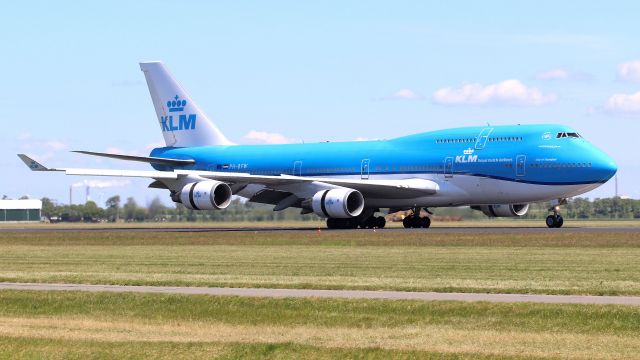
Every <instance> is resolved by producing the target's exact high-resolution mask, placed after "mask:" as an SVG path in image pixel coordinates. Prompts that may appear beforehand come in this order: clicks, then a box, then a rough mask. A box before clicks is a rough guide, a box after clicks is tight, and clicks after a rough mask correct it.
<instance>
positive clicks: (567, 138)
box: [18, 62, 617, 229]
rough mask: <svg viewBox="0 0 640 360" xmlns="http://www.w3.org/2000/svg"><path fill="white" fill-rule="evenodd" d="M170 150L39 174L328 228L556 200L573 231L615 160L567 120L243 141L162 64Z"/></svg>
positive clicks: (493, 211)
mask: <svg viewBox="0 0 640 360" xmlns="http://www.w3.org/2000/svg"><path fill="white" fill-rule="evenodd" d="M140 68H141V70H142V71H143V73H144V75H145V78H146V80H147V84H148V86H149V92H150V93H151V100H152V102H153V106H154V107H155V111H156V115H157V118H158V124H159V125H160V129H161V130H162V134H163V135H164V140H165V144H166V146H165V147H161V148H156V149H153V150H152V151H151V153H150V154H149V156H133V155H125V154H111V153H101V152H92V151H78V152H80V153H83V154H88V155H95V156H103V157H109V158H115V159H121V160H125V161H139V162H144V163H148V164H150V165H151V166H152V167H153V169H154V170H145V171H135V170H110V169H76V168H48V167H45V166H43V165H42V164H40V163H38V162H37V161H35V160H33V159H31V158H29V157H28V156H26V155H24V154H20V155H18V156H19V157H20V158H21V159H22V160H23V161H24V162H25V163H26V164H27V166H29V167H30V168H31V169H32V170H34V171H63V172H65V173H66V174H67V175H82V176H123V177H145V178H150V179H153V181H152V182H151V184H150V185H149V187H152V188H161V189H167V190H168V191H169V193H170V196H171V199H172V200H173V201H174V202H177V203H182V204H183V205H184V206H185V207H187V208H189V209H193V210H212V209H216V210H222V209H224V208H226V207H227V206H228V205H229V203H230V201H231V197H232V195H237V196H241V197H244V198H246V199H248V201H253V202H258V203H264V204H271V205H274V208H273V210H275V211H280V210H283V209H286V208H289V207H295V208H299V209H301V213H302V214H306V213H315V214H316V215H318V216H321V217H323V218H326V219H327V226H328V227H329V228H344V229H347V228H354V229H355V228H358V227H360V228H372V227H378V228H383V227H384V226H385V220H384V217H382V216H376V214H379V213H380V211H381V210H384V209H389V211H390V212H391V211H399V210H412V214H413V215H411V216H408V217H406V218H405V220H404V226H405V227H407V228H419V227H422V228H428V227H429V225H430V219H429V217H420V212H421V209H423V208H424V209H426V210H427V212H429V210H428V209H429V208H437V207H449V206H465V205H466V206H471V207H472V208H473V209H476V210H479V211H482V212H483V213H484V214H486V215H487V216H491V217H519V216H523V215H524V214H525V213H526V212H527V210H528V208H529V205H528V204H529V203H532V202H542V201H548V202H549V203H550V207H549V212H550V215H549V216H548V217H547V219H546V225H547V226H548V227H550V228H558V227H561V226H562V224H563V219H562V216H561V215H560V214H559V212H558V210H559V206H560V205H562V204H564V203H566V200H567V199H568V198H571V197H573V196H577V195H580V194H583V193H585V192H587V191H590V190H593V189H595V188H597V187H598V186H600V185H602V184H604V183H605V182H607V180H609V179H610V178H611V177H612V176H613V175H614V174H615V173H616V170H617V169H616V164H615V162H614V161H613V160H612V159H611V158H610V157H609V156H607V155H606V154H605V153H604V152H602V151H601V150H599V149H598V148H596V147H595V146H594V145H592V144H591V143H589V142H588V141H587V140H585V139H584V138H583V137H582V136H580V134H578V132H577V131H576V130H574V129H572V128H569V127H567V126H562V125H553V124H543V125H515V126H482V127H465V128H455V129H446V130H440V131H432V132H425V133H420V134H415V135H409V136H404V137H399V138H395V139H391V140H380V141H357V142H336V143H331V142H323V143H317V144H285V145H236V144H234V143H232V142H231V141H229V140H228V139H227V138H226V137H225V136H224V135H223V134H222V132H221V131H220V130H219V129H218V128H217V127H216V126H215V125H214V124H213V122H211V121H210V120H209V118H208V117H207V116H206V115H205V113H204V112H202V110H201V109H200V108H199V107H198V106H197V105H196V103H195V102H194V101H193V100H192V99H191V97H190V96H189V95H188V94H187V93H186V92H185V90H184V89H183V88H182V86H180V84H179V83H178V82H177V81H176V80H175V79H174V77H173V76H172V75H171V74H170V73H169V71H168V70H167V68H166V67H165V66H164V65H163V64H162V63H161V62H145V63H141V64H140Z"/></svg>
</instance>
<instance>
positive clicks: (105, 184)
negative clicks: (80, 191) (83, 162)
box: [72, 179, 131, 189]
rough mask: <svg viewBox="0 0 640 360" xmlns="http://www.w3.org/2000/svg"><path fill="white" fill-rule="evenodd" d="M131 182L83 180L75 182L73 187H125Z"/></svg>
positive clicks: (122, 180) (120, 180) (121, 180)
mask: <svg viewBox="0 0 640 360" xmlns="http://www.w3.org/2000/svg"><path fill="white" fill-rule="evenodd" d="M130 184H131V180H124V179H114V180H86V179H85V180H82V181H80V182H77V183H75V184H73V185H72V186H73V187H90V188H101V189H103V188H110V187H123V186H128V185H130Z"/></svg>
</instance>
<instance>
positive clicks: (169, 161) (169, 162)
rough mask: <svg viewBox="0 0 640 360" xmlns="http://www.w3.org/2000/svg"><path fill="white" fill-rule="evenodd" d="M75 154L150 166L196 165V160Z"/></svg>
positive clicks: (81, 151)
mask: <svg viewBox="0 0 640 360" xmlns="http://www.w3.org/2000/svg"><path fill="white" fill-rule="evenodd" d="M73 152H74V153H79V154H85V155H93V156H102V157H106V158H111V159H118V160H127V161H139V162H145V163H150V164H160V165H174V166H185V165H191V164H195V160H184V159H170V158H159V157H153V156H135V155H123V154H110V153H102V152H95V151H83V150H76V151H73Z"/></svg>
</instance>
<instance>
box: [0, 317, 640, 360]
mask: <svg viewBox="0 0 640 360" xmlns="http://www.w3.org/2000/svg"><path fill="white" fill-rule="evenodd" d="M0 335H1V336H7V337H18V338H26V339H28V338H39V339H43V338H44V339H63V340H83V341H86V340H93V341H107V342H121V341H142V342H149V341H152V342H155V341H158V342H205V343H206V342H216V343H250V344H255V343H297V344H302V345H311V346H318V347H328V348H382V349H388V350H418V351H430V352H440V353H474V354H484V355H499V356H516V355H523V354H527V355H529V356H535V357H562V358H567V359H592V358H604V359H621V358H631V357H634V356H636V355H637V354H638V353H640V339H638V337H637V336H613V335H605V334H589V335H586V334H576V333H557V332H556V333H553V332H552V333H531V332H527V331H526V330H522V331H490V330H483V331H477V330H476V331H473V330H461V329H456V328H454V327H449V326H424V325H423V326H407V327H394V328H386V327H382V328H366V329H362V328H347V327H317V326H265V325H231V324H225V323H202V322H168V323H158V322H148V321H147V322H132V321H106V320H95V319H87V318H79V319H77V318H76V319H74V318H59V317H40V318H31V319H27V318H7V317H3V318H0Z"/></svg>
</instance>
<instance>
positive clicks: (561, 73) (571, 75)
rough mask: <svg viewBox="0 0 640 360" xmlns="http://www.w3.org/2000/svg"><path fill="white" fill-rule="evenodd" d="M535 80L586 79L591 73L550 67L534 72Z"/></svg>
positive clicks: (588, 78) (589, 77)
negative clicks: (549, 68)
mask: <svg viewBox="0 0 640 360" xmlns="http://www.w3.org/2000/svg"><path fill="white" fill-rule="evenodd" d="M535 78H536V79H537V80H571V81H588V80H591V75H590V74H587V73H584V72H573V71H569V70H566V69H560V68H558V69H551V70H547V71H541V72H539V73H537V74H536V76H535Z"/></svg>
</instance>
